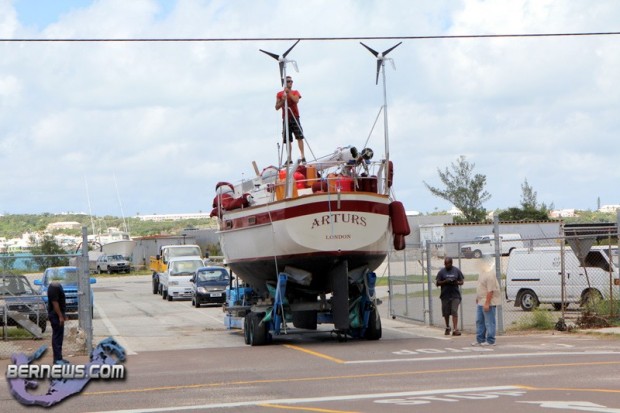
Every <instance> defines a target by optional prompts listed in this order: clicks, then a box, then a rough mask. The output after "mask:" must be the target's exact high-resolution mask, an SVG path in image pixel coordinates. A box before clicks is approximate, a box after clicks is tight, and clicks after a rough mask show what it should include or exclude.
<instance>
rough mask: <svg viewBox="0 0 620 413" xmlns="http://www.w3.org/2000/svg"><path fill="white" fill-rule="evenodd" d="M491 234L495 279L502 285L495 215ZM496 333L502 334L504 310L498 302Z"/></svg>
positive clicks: (497, 219) (497, 223)
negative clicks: (493, 238) (492, 238)
mask: <svg viewBox="0 0 620 413" xmlns="http://www.w3.org/2000/svg"><path fill="white" fill-rule="evenodd" d="M493 233H494V234H495V277H496V278H497V284H498V285H499V286H500V290H501V285H502V259H501V257H502V256H501V249H500V245H499V244H500V242H501V241H500V238H499V216H497V215H495V216H494V217H493ZM497 331H499V332H502V333H503V332H504V309H503V306H502V303H501V301H500V303H499V305H498V306H497Z"/></svg>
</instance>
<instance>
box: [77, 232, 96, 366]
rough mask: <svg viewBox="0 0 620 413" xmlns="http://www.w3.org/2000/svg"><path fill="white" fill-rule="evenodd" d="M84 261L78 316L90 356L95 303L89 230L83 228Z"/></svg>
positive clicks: (82, 264)
mask: <svg viewBox="0 0 620 413" xmlns="http://www.w3.org/2000/svg"><path fill="white" fill-rule="evenodd" d="M81 258H82V259H81V260H80V262H81V265H80V270H79V273H80V276H79V277H78V280H79V281H80V283H79V284H78V288H79V291H80V292H79V299H78V314H79V320H80V321H79V323H80V328H81V329H82V331H84V334H85V335H86V352H87V353H88V354H90V351H91V350H92V348H93V347H92V346H93V319H92V313H91V310H90V309H91V308H92V307H93V303H92V302H91V301H90V270H89V268H88V228H87V227H82V257H81Z"/></svg>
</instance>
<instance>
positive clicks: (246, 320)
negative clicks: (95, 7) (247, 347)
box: [243, 314, 251, 344]
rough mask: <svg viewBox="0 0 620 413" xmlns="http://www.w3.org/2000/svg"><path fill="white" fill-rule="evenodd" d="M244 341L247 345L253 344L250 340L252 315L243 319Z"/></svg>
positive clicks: (247, 315)
mask: <svg viewBox="0 0 620 413" xmlns="http://www.w3.org/2000/svg"><path fill="white" fill-rule="evenodd" d="M243 341H244V342H245V344H251V340H250V314H246V315H245V317H243Z"/></svg>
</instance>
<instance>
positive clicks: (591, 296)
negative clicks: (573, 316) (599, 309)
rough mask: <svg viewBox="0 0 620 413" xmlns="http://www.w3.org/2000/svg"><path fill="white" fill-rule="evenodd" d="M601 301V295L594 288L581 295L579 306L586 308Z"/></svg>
mask: <svg viewBox="0 0 620 413" xmlns="http://www.w3.org/2000/svg"><path fill="white" fill-rule="evenodd" d="M602 299H603V294H601V292H600V291H599V290H597V289H595V288H592V289H590V290H586V291H584V292H583V294H581V305H582V306H587V307H593V306H595V305H596V304H597V303H598V302H599V301H601V300H602Z"/></svg>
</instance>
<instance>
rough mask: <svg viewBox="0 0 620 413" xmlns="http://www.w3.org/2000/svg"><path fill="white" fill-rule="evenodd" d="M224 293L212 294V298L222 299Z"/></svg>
mask: <svg viewBox="0 0 620 413" xmlns="http://www.w3.org/2000/svg"><path fill="white" fill-rule="evenodd" d="M221 296H222V293H211V297H221Z"/></svg>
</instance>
